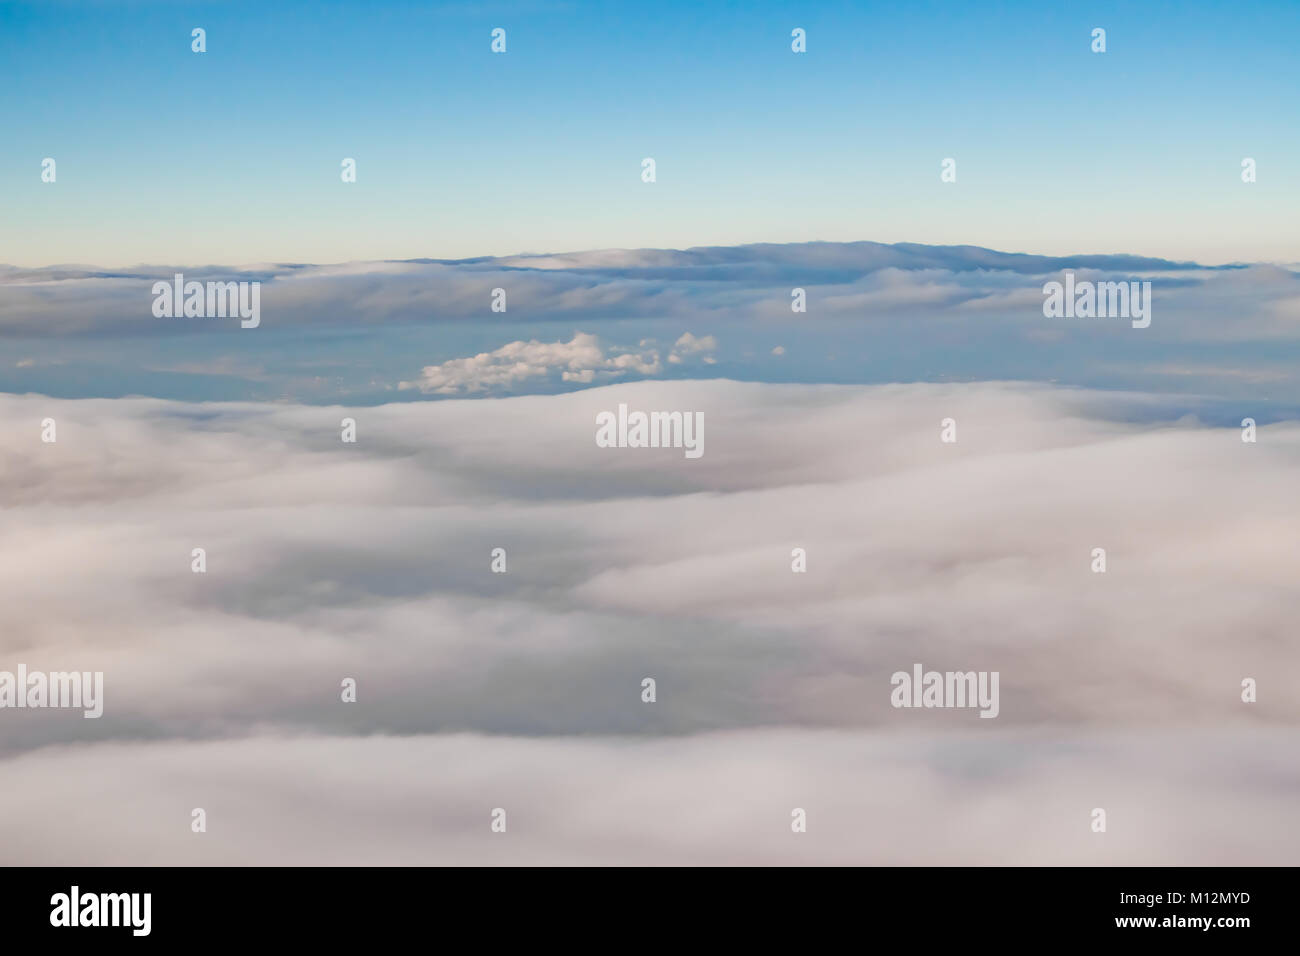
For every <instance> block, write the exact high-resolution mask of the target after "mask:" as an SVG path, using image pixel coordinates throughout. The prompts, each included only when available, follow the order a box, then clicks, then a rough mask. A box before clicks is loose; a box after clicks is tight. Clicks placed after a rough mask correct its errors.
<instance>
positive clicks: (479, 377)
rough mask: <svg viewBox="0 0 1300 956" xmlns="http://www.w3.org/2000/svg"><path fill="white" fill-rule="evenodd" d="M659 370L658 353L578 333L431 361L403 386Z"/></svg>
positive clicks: (485, 385)
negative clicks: (612, 346) (615, 345)
mask: <svg viewBox="0 0 1300 956" xmlns="http://www.w3.org/2000/svg"><path fill="white" fill-rule="evenodd" d="M660 370H661V366H660V364H659V354H658V353H657V352H655V351H653V350H650V351H642V352H628V351H620V350H616V349H605V348H603V347H602V346H601V344H600V340H599V339H598V338H597V337H596V336H594V335H591V334H588V333H585V332H575V333H574V334H573V338H572V339H570V340H569V341H568V342H538V341H537V340H536V339H533V340H531V341H528V342H523V341H518V342H509V343H507V344H506V345H503V346H501V348H499V349H496V350H494V351H492V352H480V353H479V354H478V355H475V356H473V357H471V358H462V359H451V360H449V361H446V362H443V363H442V364H441V365H427V366H425V367H424V369H423V371H422V372H421V374H420V378H419V379H418V380H417V381H414V382H402V383H401V384H400V385H399V388H403V389H409V388H418V389H419V390H420V391H422V392H429V393H435V394H441V395H451V394H455V393H458V392H482V391H485V390H491V389H502V390H505V389H510V388H513V387H514V386H517V385H520V384H522V383H524V382H527V381H528V380H529V379H537V378H547V377H549V376H551V375H553V374H554V373H557V372H558V373H559V374H560V379H561V381H564V382H576V383H584V384H586V383H591V382H594V381H596V380H597V379H598V378H599V379H602V380H608V379H612V378H618V377H620V376H623V375H627V374H629V373H633V374H637V375H655V374H658V372H659V371H660Z"/></svg>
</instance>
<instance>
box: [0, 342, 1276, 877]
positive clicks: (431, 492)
mask: <svg viewBox="0 0 1300 956" xmlns="http://www.w3.org/2000/svg"><path fill="white" fill-rule="evenodd" d="M564 344H565V345H568V346H572V345H573V342H572V341H571V342H569V343H564ZM578 344H579V346H581V344H582V343H581V342H579V343H578ZM686 344H690V343H686ZM576 351H578V350H577V349H573V348H571V349H569V350H568V351H565V352H563V353H562V354H563V355H565V356H570V355H571V354H574V353H575V352H576ZM593 354H594V353H593ZM600 354H601V355H602V356H603V357H604V358H607V357H608V352H606V351H601V353H600ZM602 360H604V359H602ZM583 367H586V368H594V366H593V365H592V364H591V363H587V364H586V365H585V366H583ZM620 402H624V403H627V404H629V405H630V406H631V407H634V408H643V409H655V408H667V409H689V410H697V411H701V412H703V413H704V415H705V418H706V419H707V422H708V430H709V445H708V451H707V454H706V455H705V456H704V457H703V458H700V459H697V460H688V459H684V458H683V457H682V455H681V454H680V452H679V451H676V450H674V449H601V448H597V447H596V446H595V443H594V440H593V435H594V420H595V415H596V413H597V412H599V411H602V410H607V409H612V408H614V407H616V406H617V404H618V403H620ZM0 412H2V414H0V423H2V424H0V452H2V453H3V455H4V468H3V470H2V471H0V494H3V496H4V500H5V501H6V503H7V509H6V521H5V523H4V525H3V529H2V530H0V534H2V535H3V539H4V547H3V549H2V550H0V602H2V603H0V606H3V607H4V608H5V609H6V610H5V614H6V620H5V627H4V628H3V629H0V669H10V670H12V669H13V667H15V666H16V665H17V664H18V663H20V662H21V663H24V664H26V665H27V666H28V667H29V668H31V669H43V670H64V669H76V670H102V671H104V672H105V715H104V717H102V718H101V719H99V720H85V719H82V718H81V716H80V713H75V714H73V713H67V712H55V711H14V710H4V711H0V722H3V725H4V731H5V732H4V733H3V734H2V735H0V772H3V774H4V777H5V779H6V781H8V782H9V783H8V784H7V785H6V787H5V788H3V790H2V791H0V846H4V847H5V848H6V849H5V854H6V859H7V861H8V862H14V863H35V862H59V863H105V862H145V861H147V862H158V863H182V864H185V863H204V862H209V863H210V862H219V863H270V862H279V863H295V862H303V863H317V862H349V861H352V862H368V863H415V862H468V863H473V862H488V863H490V862H524V863H556V862H559V863H573V862H615V863H636V862H648V863H671V862H676V863H725V862H764V863H766V862H896V863H924V862H936V863H982V862H999V863H1104V862H1121V863H1150V864H1172V863H1193V862H1195V863H1207V864H1213V863H1267V862H1272V863H1294V862H1296V860H1297V858H1300V842H1298V841H1300V838H1297V837H1296V836H1295V835H1294V828H1293V827H1290V826H1289V825H1288V824H1287V821H1288V820H1289V819H1290V817H1289V814H1290V813H1291V810H1290V808H1291V807H1293V806H1294V803H1295V800H1296V798H1297V796H1300V777H1297V776H1296V772H1295V768H1294V760H1293V755H1294V753H1295V752H1296V747H1297V744H1300V730H1298V729H1297V723H1298V722H1300V678H1297V676H1296V675H1298V674H1300V652H1298V651H1297V648H1296V644H1295V642H1294V640H1293V639H1292V635H1293V631H1294V621H1295V620H1296V619H1297V612H1300V595H1298V594H1297V591H1296V589H1295V588H1294V580H1295V577H1296V575H1297V572H1298V571H1300V561H1298V559H1297V557H1296V554H1295V549H1294V547H1293V546H1292V544H1291V542H1292V541H1293V540H1294V539H1295V538H1296V536H1297V531H1300V517H1298V514H1297V511H1296V509H1295V507H1294V502H1293V499H1294V475H1295V474H1296V468H1297V466H1298V465H1300V426H1297V425H1296V424H1295V423H1279V424H1276V425H1270V426H1267V427H1263V428H1261V429H1260V430H1259V436H1258V437H1259V440H1258V442H1256V443H1254V444H1249V443H1243V442H1242V441H1241V439H1240V431H1239V429H1227V428H1217V427H1216V428H1211V427H1206V426H1203V425H1201V424H1199V423H1198V422H1196V421H1195V420H1192V419H1189V418H1186V417H1183V409H1182V407H1181V406H1180V405H1178V404H1176V403H1172V402H1170V401H1169V400H1167V399H1162V398H1158V397H1151V396H1145V395H1126V394H1115V393H1099V392H1089V391H1084V390H1075V389H1064V388H1056V387H1051V386H1046V385H1043V386H1029V385H1003V384H996V383H993V384H981V385H910V386H882V387H834V386H796V385H771V384H766V385H764V384H742V383H737V382H730V381H683V382H637V383H626V384H620V385H611V386H607V387H602V388H593V389H589V390H586V391H582V392H577V393H571V394H566V395H559V396H527V397H519V398H511V399H506V400H502V401H495V402H476V401H445V402H439V403H421V404H394V405H388V406H382V407H377V408H366V409H345V408H338V407H310V406H299V405H277V404H257V403H237V404H182V403H174V402H165V401H159V400H152V399H130V400H117V401H101V400H85V401H61V400H55V399H49V398H43V397H39V396H21V397H19V396H0ZM345 416H351V417H354V418H356V420H357V436H358V441H357V443H356V444H355V445H352V444H344V443H342V442H341V441H340V440H339V436H340V422H341V419H342V418H343V417H345ZM46 417H52V418H54V419H56V421H57V423H58V441H57V443H55V444H43V443H41V441H40V438H39V435H40V422H41V420H42V419H43V418H46ZM949 417H951V418H954V419H955V420H956V422H957V429H958V441H957V443H956V444H944V443H942V442H940V441H939V431H940V422H941V421H942V419H944V418H949ZM164 450H165V451H164ZM195 547H203V548H205V549H206V552H207V567H208V571H207V573H206V574H194V573H192V572H191V570H190V561H191V549H193V548H195ZM796 547H798V548H803V549H805V550H806V552H807V555H808V570H807V573H803V574H795V573H792V572H791V551H792V549H794V548H796ZM1096 547H1104V548H1106V549H1107V553H1108V571H1107V573H1105V574H1094V573H1093V572H1092V570H1091V562H1092V549H1094V548H1096ZM494 548H504V549H505V550H506V553H507V556H508V571H507V573H504V574H495V573H493V572H492V571H491V569H490V563H491V552H492V550H493V549H494ZM914 662H921V663H923V664H924V665H925V666H927V667H932V668H936V669H941V670H946V669H954V670H997V671H999V672H1000V674H1001V712H1000V715H999V717H998V718H997V719H996V720H981V719H979V718H978V717H977V716H976V714H975V713H974V712H972V711H960V710H897V709H894V708H892V707H891V706H890V704H889V691H890V684H889V678H890V675H891V674H892V673H893V672H895V671H897V670H906V669H908V668H910V667H911V665H912V664H913V663H914ZM345 677H352V678H354V679H356V681H357V685H358V701H357V703H355V704H345V703H343V702H342V701H341V700H340V692H339V687H340V681H341V680H342V679H343V678H345ZM645 677H653V678H655V680H656V682H657V688H658V692H657V693H658V699H657V701H656V702H655V703H653V704H647V703H643V702H642V700H641V681H642V680H643V679H644V678H645ZM1246 677H1253V678H1255V679H1257V680H1258V682H1259V701H1258V702H1257V703H1254V704H1246V703H1243V702H1242V701H1241V698H1240V685H1241V680H1242V679H1243V678H1246ZM109 768H112V772H110V770H109ZM90 786H93V793H94V796H93V799H91V798H87V797H86V796H85V793H86V788H87V787H90ZM74 799H75V800H76V801H77V807H79V808H80V810H78V812H73V810H72V804H71V803H70V802H69V801H73V800H74ZM497 806H503V807H506V808H507V810H508V812H509V814H510V830H509V833H508V834H507V835H505V837H503V838H502V842H495V843H494V842H492V841H493V838H494V835H493V834H491V833H490V830H489V827H488V823H489V813H490V811H491V809H492V808H493V807H497ZM1096 806H1102V807H1105V808H1107V810H1108V813H1109V815H1110V821H1111V823H1110V829H1109V832H1108V833H1106V834H1104V835H1097V834H1092V833H1091V832H1090V831H1089V829H1088V822H1089V818H1088V814H1089V813H1090V811H1091V809H1092V808H1093V807H1096ZM193 807H204V808H205V809H206V810H207V811H208V813H209V821H210V823H209V832H208V833H207V834H203V835H195V834H191V833H190V832H189V820H190V817H189V813H190V810H191V808H193ZM793 807H801V808H804V809H806V810H807V812H808V815H809V821H810V825H809V832H808V834H804V835H800V836H795V835H793V834H791V833H790V830H789V814H790V810H791V808H793ZM1198 827H1200V828H1202V829H1207V828H1212V829H1213V832H1214V834H1215V836H1214V839H1206V840H1198V839H1195V838H1192V837H1189V836H1188V834H1189V833H1196V832H1201V830H1198V829H1197V828H1198ZM802 836H806V837H808V839H807V840H802Z"/></svg>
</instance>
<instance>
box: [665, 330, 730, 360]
mask: <svg viewBox="0 0 1300 956" xmlns="http://www.w3.org/2000/svg"><path fill="white" fill-rule="evenodd" d="M717 348H718V340H717V339H715V338H714V337H713V336H712V335H705V336H702V337H698V338H697V337H696V336H694V335H692V334H691V333H690V332H683V333H682V334H681V337H680V338H678V339H677V341H676V342H675V343H674V344H673V350H672V351H671V352H670V353H669V354H668V361H669V362H671V363H672V364H674V365H681V364H682V363H683V362H685V361H686V360H687V359H688V358H690V357H692V356H699V357H700V359H701V360H702V361H703V362H704V363H705V364H706V365H712V364H713V363H714V362H716V361H717V360H716V359H715V358H714V357H713V356H712V355H711V354H710V353H712V352H715V351H717Z"/></svg>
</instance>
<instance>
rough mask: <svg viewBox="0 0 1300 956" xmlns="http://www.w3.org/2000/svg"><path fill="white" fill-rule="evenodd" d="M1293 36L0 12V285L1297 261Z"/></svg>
mask: <svg viewBox="0 0 1300 956" xmlns="http://www.w3.org/2000/svg"><path fill="white" fill-rule="evenodd" d="M194 27H202V28H203V29H205V30H206V31H207V52H206V53H203V54H197V53H193V52H191V49H190V43H191V40H190V31H191V29H192V28H194ZM496 27H501V28H503V29H505V30H506V31H507V33H506V37H507V52H506V53H505V54H493V53H492V52H491V51H490V42H491V37H490V32H491V30H492V29H493V28H496ZM795 27H800V28H802V29H804V30H805V31H806V32H807V38H808V39H807V52H806V53H804V54H794V53H792V52H791V49H790V32H791V30H792V29H794V28H795ZM1095 27H1102V28H1104V29H1105V30H1106V31H1107V51H1106V52H1105V53H1104V54H1097V53H1093V52H1092V51H1091V48H1090V44H1091V31H1092V30H1093V28H1095ZM1298 32H1300V6H1297V5H1296V4H1294V3H1290V2H1267V3H1232V4H1229V3H1205V2H1193V3H1149V4H1142V5H1134V4H1128V3H1087V4H1083V3H1078V4H1072V3H1063V4H1042V3H1037V2H1008V3H998V4H978V5H976V4H947V3H943V4H939V3H924V2H922V3H907V4H876V3H866V4H863V3H839V4H836V3H829V4H771V3H744V4H740V3H711V4H696V3H676V2H664V3H655V4H650V5H645V4H632V3H560V2H557V3H549V2H545V0H538V2H521V3H516V4H511V3H504V4H492V3H486V4H469V3H452V4H439V3H427V2H419V3H415V2H410V3H407V2H401V0H397V2H388V3H382V4H375V3H365V4H357V3H339V2H330V0H325V2H316V0H312V2H305V3H298V2H284V3H275V4H267V3H251V2H250V3H245V2H232V3H215V4H214V3H185V2H127V3H112V4H109V3H95V2H74V3H69V2H61V0H43V2H39V3H30V2H11V0H6V2H3V3H0V64H3V67H2V69H3V82H0V124H2V128H3V146H2V147H0V201H2V202H3V204H4V208H5V228H4V229H3V230H2V231H0V262H4V263H10V264H14V265H19V266H26V267H33V266H46V265H53V264H60V263H82V264H89V265H98V266H125V265H130V264H139V263H190V264H197V263H220V264H227V265H238V264H246V263H257V262H318V263H320V262H343V261H353V260H367V259H405V258H415V257H439V258H462V257H470V256H480V255H511V254H516V253H522V252H564V251H573V250H581V249H597V248H644V247H664V248H685V247H689V246H696V245H735V244H740V243H747V242H764V241H766V242H797V241H808V240H829V241H851V240H858V239H872V240H875V241H881V242H900V241H907V242H926V243H939V244H964V243H973V244H979V245H983V246H987V247H991V248H997V249H1003V250H1007V251H1025V252H1035V253H1044V254H1055V255H1069V254H1075V253H1088V252H1095V253H1103V252H1106V253H1110V252H1132V253H1140V254H1145V255H1152V256H1162V257H1168V258H1174V259H1195V260H1197V261H1200V262H1204V263H1211V264H1213V263H1222V262H1234V261H1284V262H1291V261H1295V260H1296V259H1297V258H1300V252H1298V251H1297V247H1296V230H1295V228H1294V222H1295V219H1296V212H1297V210H1298V209H1300V202H1298V201H1297V200H1300V129H1298V128H1297V126H1296V124H1295V123H1292V122H1287V121H1286V118H1287V117H1291V116H1294V115H1295V114H1296V111H1297V106H1300V64H1298V62H1297V58H1296V57H1295V55H1294V53H1295V49H1294V42H1293V38H1294V37H1295V36H1296V35H1297V33H1298ZM597 77H598V78H599V79H598V80H596V79H594V78H597ZM46 157H51V158H54V159H55V160H56V163H57V181H56V182H55V183H52V184H51V183H43V182H42V181H41V176H40V174H41V162H42V160H43V159H44V158H46ZM345 157H348V158H353V159H355V160H356V161H357V182H356V183H352V184H344V183H342V182H341V180H340V163H341V161H342V160H343V159H344V158H345ZM646 157H652V158H654V159H655V161H656V171H657V181H656V182H655V183H653V184H651V183H643V182H642V181H641V177H640V172H641V161H642V159H643V158H646ZM949 157H951V158H953V159H955V160H956V161H957V181H956V182H954V183H941V182H940V178H939V173H940V163H941V161H942V160H943V159H945V158H949ZM1244 157H1251V158H1254V159H1255V160H1256V162H1257V169H1258V181H1257V182H1255V183H1253V184H1249V185H1247V184H1244V183H1242V182H1241V179H1240V163H1241V160H1242V159H1243V158H1244Z"/></svg>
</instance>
